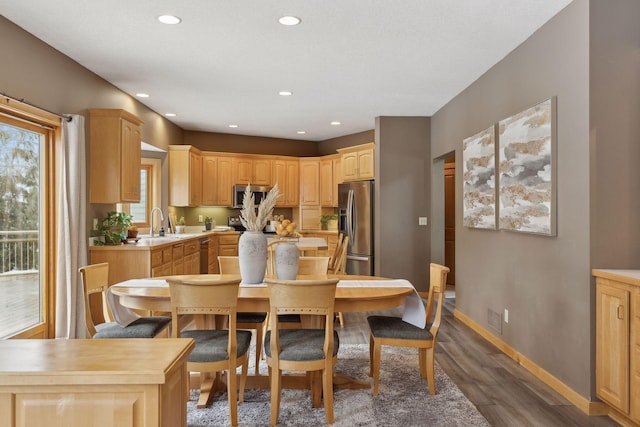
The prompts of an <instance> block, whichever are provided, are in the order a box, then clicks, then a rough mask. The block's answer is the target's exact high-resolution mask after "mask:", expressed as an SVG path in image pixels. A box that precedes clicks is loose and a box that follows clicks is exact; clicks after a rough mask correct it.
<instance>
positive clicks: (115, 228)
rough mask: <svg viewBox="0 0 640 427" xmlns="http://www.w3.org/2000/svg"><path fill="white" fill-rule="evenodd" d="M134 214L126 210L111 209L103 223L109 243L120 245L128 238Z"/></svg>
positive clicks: (106, 241)
mask: <svg viewBox="0 0 640 427" xmlns="http://www.w3.org/2000/svg"><path fill="white" fill-rule="evenodd" d="M132 218H133V217H132V216H131V215H129V214H128V213H126V212H116V211H110V212H109V213H107V216H105V217H104V218H103V220H102V223H101V226H100V228H101V230H102V231H103V232H104V238H105V243H106V244H107V245H119V244H120V243H121V242H122V241H126V240H127V230H128V229H129V226H130V225H131V220H132Z"/></svg>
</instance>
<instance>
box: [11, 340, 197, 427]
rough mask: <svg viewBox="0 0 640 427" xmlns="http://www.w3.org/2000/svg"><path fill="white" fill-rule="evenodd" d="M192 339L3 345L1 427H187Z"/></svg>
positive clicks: (30, 342) (16, 342)
mask: <svg viewBox="0 0 640 427" xmlns="http://www.w3.org/2000/svg"><path fill="white" fill-rule="evenodd" d="M193 347H194V343H193V340H191V339H180V338H177V339H173V338H156V339H154V338H151V339H150V338H142V339H109V340H91V339H89V340H4V341H0V366H2V372H0V426H16V427H48V426H65V427H85V426H93V427H111V426H118V427H138V426H139V427H143V426H144V427H180V426H182V427H184V426H186V425H187V395H188V394H187V393H188V390H187V388H188V372H187V368H186V359H187V356H188V355H189V353H190V352H191V351H192V349H193Z"/></svg>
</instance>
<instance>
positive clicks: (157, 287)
mask: <svg viewBox="0 0 640 427" xmlns="http://www.w3.org/2000/svg"><path fill="white" fill-rule="evenodd" d="M168 278H169V277H154V278H151V279H131V280H127V281H125V282H121V283H117V284H114V285H112V286H111V287H110V288H109V293H110V296H111V297H110V298H109V301H110V304H111V309H112V312H113V314H114V315H116V317H117V313H119V312H121V311H122V309H123V308H125V309H137V310H144V311H151V312H170V311H171V299H170V295H169V287H168V285H167V282H166V280H167V279H168ZM171 278H175V279H184V280H209V279H234V278H238V279H239V278H240V275H237V274H199V275H181V276H171ZM326 278H337V279H339V282H338V285H337V287H336V296H335V308H334V310H335V312H336V313H337V312H342V313H350V312H368V311H377V310H385V309H390V308H394V307H398V306H403V305H404V307H405V314H404V318H406V321H408V322H409V323H413V324H417V325H419V326H420V322H421V321H424V320H425V319H426V315H425V314H424V305H423V304H422V302H421V299H420V297H419V295H418V293H417V292H416V290H415V288H414V287H413V285H412V284H411V283H410V282H408V281H407V280H403V279H389V278H385V277H378V276H360V275H346V274H337V275H333V274H328V275H323V276H298V279H301V280H302V279H305V280H309V279H326ZM269 309H270V307H269V290H268V288H267V286H266V284H264V283H261V284H241V285H240V288H239V291H238V305H237V310H238V311H239V312H240V311H241V312H269ZM116 321H117V319H116ZM310 325H313V320H312V321H311V323H310ZM421 325H422V327H424V324H423V323H422V324H421ZM282 385H283V387H284V388H309V381H308V378H307V377H306V376H304V375H300V374H291V375H287V376H283V383H282ZM269 386H270V384H269V377H268V375H264V374H258V375H248V376H247V384H246V387H247V388H269ZM213 387H214V386H213V385H212V384H207V385H206V386H205V385H201V390H203V389H207V390H211V389H212V388H213ZM370 387H371V384H370V383H369V382H368V381H361V380H357V379H355V378H352V377H349V376H346V375H343V374H339V373H335V374H334V388H335V389H341V388H342V389H368V388H370ZM218 388H221V387H218ZM312 395H313V396H319V395H320V394H319V393H317V392H316V393H314V392H313V390H312ZM320 405H321V401H320V399H319V398H317V397H316V398H314V399H313V406H314V407H319V406H320Z"/></svg>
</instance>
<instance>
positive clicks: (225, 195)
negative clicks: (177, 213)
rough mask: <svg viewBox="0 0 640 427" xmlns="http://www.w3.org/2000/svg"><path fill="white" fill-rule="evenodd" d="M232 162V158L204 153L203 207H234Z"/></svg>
mask: <svg viewBox="0 0 640 427" xmlns="http://www.w3.org/2000/svg"><path fill="white" fill-rule="evenodd" d="M232 161H233V159H232V158H231V157H226V156H218V155H216V154H215V153H211V152H203V153H202V205H203V206H232V205H233V184H232V174H231V170H232Z"/></svg>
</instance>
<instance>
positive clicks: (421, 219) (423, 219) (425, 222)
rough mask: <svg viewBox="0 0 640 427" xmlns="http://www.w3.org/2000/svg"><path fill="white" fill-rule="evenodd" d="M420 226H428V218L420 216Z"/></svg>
mask: <svg viewBox="0 0 640 427" xmlns="http://www.w3.org/2000/svg"><path fill="white" fill-rule="evenodd" d="M418 225H427V217H426V216H419V217H418Z"/></svg>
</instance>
